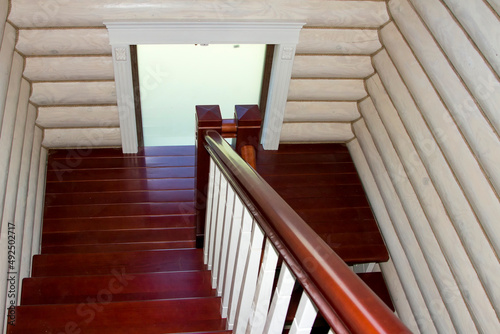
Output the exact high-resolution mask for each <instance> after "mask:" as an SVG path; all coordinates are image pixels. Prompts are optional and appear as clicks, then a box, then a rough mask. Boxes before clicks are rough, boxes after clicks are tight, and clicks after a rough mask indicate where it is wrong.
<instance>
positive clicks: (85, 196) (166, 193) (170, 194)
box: [45, 189, 194, 207]
mask: <svg viewBox="0 0 500 334" xmlns="http://www.w3.org/2000/svg"><path fill="white" fill-rule="evenodd" d="M192 201H194V189H187V190H156V191H128V192H123V191H112V192H111V191H110V192H94V193H91V192H88V193H71V194H67V193H64V194H47V195H46V196H45V206H46V207H47V206H61V205H85V204H96V205H98V204H102V203H106V204H120V203H165V202H192Z"/></svg>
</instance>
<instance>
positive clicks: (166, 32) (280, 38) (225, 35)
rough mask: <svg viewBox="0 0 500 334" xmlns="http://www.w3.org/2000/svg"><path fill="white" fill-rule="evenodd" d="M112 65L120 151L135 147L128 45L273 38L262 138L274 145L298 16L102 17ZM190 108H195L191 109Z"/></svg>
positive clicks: (268, 41) (299, 24)
mask: <svg viewBox="0 0 500 334" xmlns="http://www.w3.org/2000/svg"><path fill="white" fill-rule="evenodd" d="M104 24H105V25H106V27H107V28H108V32H109V41H110V44H111V46H112V52H113V64H114V70H115V82H116V96H117V103H118V112H119V114H120V131H121V138H122V149H123V153H137V149H138V142H137V128H136V119H135V104H134V88H133V82H132V64H131V60H130V45H140V44H275V49H274V57H273V64H272V69H271V78H270V82H269V92H268V98H267V107H266V111H265V116H264V124H263V126H262V139H261V143H262V145H263V146H264V148H265V149H271V150H273V149H274V150H275V149H277V148H278V145H279V140H280V134H281V127H282V125H283V116H284V113H285V106H286V101H287V95H288V88H289V85H290V79H291V76H292V65H293V59H294V57H295V49H296V45H297V43H298V41H299V33H300V30H301V29H302V26H303V25H304V24H305V23H302V22H268V21H263V22H225V21H224V22H222V21H221V22H216V21H201V22H198V21H196V22H182V21H173V22H172V21H169V22H142V21H135V22H130V21H114V22H104ZM193 112H194V109H193Z"/></svg>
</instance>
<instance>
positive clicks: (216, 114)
mask: <svg viewBox="0 0 500 334" xmlns="http://www.w3.org/2000/svg"><path fill="white" fill-rule="evenodd" d="M208 130H215V131H217V132H219V133H221V132H222V116H221V113H220V109H219V106H218V105H203V106H196V247H198V248H203V242H204V236H205V216H206V212H207V189H208V173H209V169H210V157H209V155H208V152H207V150H206V149H205V147H204V145H205V143H206V141H205V133H206V132H207V131H208Z"/></svg>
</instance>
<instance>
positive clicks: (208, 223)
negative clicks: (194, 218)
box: [203, 159, 215, 265]
mask: <svg viewBox="0 0 500 334" xmlns="http://www.w3.org/2000/svg"><path fill="white" fill-rule="evenodd" d="M214 177H215V163H214V161H213V160H212V159H210V172H209V173H208V190H207V206H206V208H207V211H206V217H205V241H204V245H203V263H204V264H205V265H208V250H209V248H210V246H209V245H210V238H209V236H210V228H211V227H212V221H211V217H212V202H213V198H214Z"/></svg>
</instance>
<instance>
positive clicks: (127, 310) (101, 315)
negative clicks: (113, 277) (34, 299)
mask: <svg viewBox="0 0 500 334" xmlns="http://www.w3.org/2000/svg"><path fill="white" fill-rule="evenodd" d="M103 290H104V289H103ZM98 296H100V297H101V298H100V300H101V301H100V302H99V301H98V300H97V298H98ZM98 296H96V297H95V299H94V300H93V301H91V302H86V303H81V304H66V305H29V306H20V307H17V308H16V325H15V326H9V331H8V333H16V334H17V333H23V334H24V333H54V334H56V333H61V332H63V333H66V331H67V328H68V327H67V326H68V323H71V325H72V331H73V332H75V330H76V329H80V330H81V332H82V333H85V334H88V333H147V334H153V333H154V334H159V333H177V332H196V331H203V330H205V331H206V330H208V331H214V330H224V329H225V321H224V320H222V319H221V318H220V312H219V307H220V299H219V298H217V297H204V298H185V299H169V300H153V301H134V302H109V300H111V301H112V298H113V295H112V293H111V292H110V293H109V294H107V293H105V292H102V293H101V295H98ZM106 298H107V299H106Z"/></svg>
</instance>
